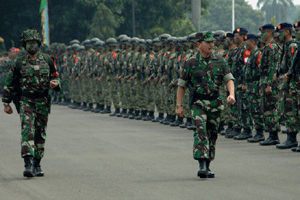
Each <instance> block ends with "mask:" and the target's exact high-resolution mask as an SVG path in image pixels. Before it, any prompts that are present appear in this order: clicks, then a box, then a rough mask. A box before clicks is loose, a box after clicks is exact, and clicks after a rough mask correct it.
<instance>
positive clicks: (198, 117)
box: [191, 99, 222, 161]
mask: <svg viewBox="0 0 300 200" xmlns="http://www.w3.org/2000/svg"><path fill="white" fill-rule="evenodd" d="M219 101H220V102H219ZM210 103H211V105H213V104H219V105H222V100H221V99H219V100H218V103H216V102H213V103H212V102H210ZM221 110H222V109H214V108H213V109H212V108H209V105H206V106H199V105H198V104H197V103H194V105H192V106H191V111H192V116H193V123H194V126H195V127H196V130H194V145H193V157H194V159H195V160H199V159H202V158H207V159H209V160H211V161H212V160H214V158H215V149H216V141H217V138H218V132H219V124H220V115H221Z"/></svg>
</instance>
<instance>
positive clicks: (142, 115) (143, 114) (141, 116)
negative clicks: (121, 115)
mask: <svg viewBox="0 0 300 200" xmlns="http://www.w3.org/2000/svg"><path fill="white" fill-rule="evenodd" d="M145 113H146V114H147V111H146V110H142V111H141V114H140V115H138V116H136V117H135V119H136V120H142V119H143V118H144V117H145V115H146V114H145Z"/></svg>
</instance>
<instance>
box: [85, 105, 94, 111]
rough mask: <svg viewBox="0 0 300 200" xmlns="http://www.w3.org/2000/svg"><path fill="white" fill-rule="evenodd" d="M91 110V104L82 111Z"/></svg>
mask: <svg viewBox="0 0 300 200" xmlns="http://www.w3.org/2000/svg"><path fill="white" fill-rule="evenodd" d="M92 109H93V103H89V105H88V106H87V107H86V108H85V109H83V111H91V110H92Z"/></svg>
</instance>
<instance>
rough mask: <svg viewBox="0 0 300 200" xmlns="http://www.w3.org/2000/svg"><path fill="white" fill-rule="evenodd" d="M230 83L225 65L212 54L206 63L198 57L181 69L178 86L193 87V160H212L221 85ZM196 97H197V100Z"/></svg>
mask: <svg viewBox="0 0 300 200" xmlns="http://www.w3.org/2000/svg"><path fill="white" fill-rule="evenodd" d="M229 80H233V76H232V74H231V73H230V70H229V67H228V65H227V62H226V61H225V60H224V59H223V58H220V57H217V56H216V55H214V54H212V55H211V57H210V58H209V59H206V58H202V57H201V55H200V53H197V54H196V55H195V56H193V57H192V58H190V59H189V60H188V61H187V62H186V63H185V65H184V67H183V71H182V77H181V79H179V81H178V85H179V86H181V87H184V88H185V87H186V86H187V84H192V86H193V87H195V89H196V91H195V95H196V99H195V102H194V103H193V104H192V106H191V110H192V116H193V123H194V125H195V126H196V130H195V131H194V148H193V155H194V159H196V160H199V159H202V158H206V159H209V160H213V159H214V158H215V145H216V140H217V137H218V135H217V134H218V126H219V123H220V115H221V111H222V110H223V101H222V100H223V99H222V96H220V94H219V90H220V87H221V86H222V82H223V81H224V82H225V83H227V82H228V81H229ZM197 96H198V97H197Z"/></svg>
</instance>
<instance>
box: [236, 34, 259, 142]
mask: <svg viewBox="0 0 300 200" xmlns="http://www.w3.org/2000/svg"><path fill="white" fill-rule="evenodd" d="M245 39H246V49H247V50H248V51H250V56H249V58H248V60H247V63H246V66H245V68H244V73H243V74H245V75H244V77H243V80H242V82H243V86H242V90H243V92H245V93H246V96H247V97H248V98H246V99H245V100H246V101H248V102H247V103H246V104H248V105H250V107H249V109H248V110H243V112H244V113H247V112H248V113H249V116H250V117H249V118H248V119H249V120H250V121H249V122H247V124H250V125H251V127H250V131H248V132H247V131H244V132H243V133H241V134H240V135H238V136H236V137H235V138H234V139H236V140H245V139H248V138H252V132H251V130H252V127H253V121H254V127H255V129H256V135H260V136H261V135H263V129H264V120H263V117H262V113H261V109H260V106H261V97H260V95H259V73H258V71H259V68H258V65H259V63H260V59H261V52H260V50H259V48H258V47H257V44H258V37H257V36H256V35H254V34H248V35H247V36H246V38H245Z"/></svg>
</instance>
